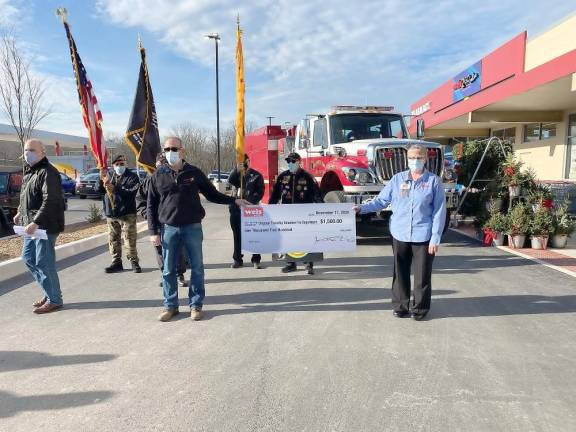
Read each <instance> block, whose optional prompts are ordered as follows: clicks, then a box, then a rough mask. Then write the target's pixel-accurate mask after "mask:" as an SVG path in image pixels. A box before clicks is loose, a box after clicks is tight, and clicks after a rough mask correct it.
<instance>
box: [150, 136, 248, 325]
mask: <svg viewBox="0 0 576 432" xmlns="http://www.w3.org/2000/svg"><path fill="white" fill-rule="evenodd" d="M164 153H165V154H166V160H167V161H168V165H165V166H162V167H160V168H158V169H157V170H156V172H155V173H154V174H153V175H152V178H151V180H150V186H149V188H148V209H147V212H148V228H149V230H150V234H151V235H150V241H151V242H152V244H153V245H154V246H158V245H160V244H162V249H163V252H164V269H163V271H162V277H163V291H164V310H163V311H162V313H161V314H160V316H159V320H160V321H170V320H171V319H172V318H173V317H174V316H175V315H177V314H178V285H177V282H176V262H177V260H178V254H179V249H180V246H181V245H182V244H183V245H184V247H185V248H186V252H187V253H188V258H189V261H190V267H191V271H192V276H191V278H190V283H189V284H188V298H189V304H190V317H191V318H192V319H193V320H195V321H197V320H199V319H201V318H202V305H203V301H204V295H205V294H204V263H203V261H202V239H203V234H202V224H201V222H202V219H203V218H204V216H205V215H206V212H205V210H204V208H203V207H202V204H201V203H200V193H202V195H204V196H205V197H206V198H207V199H208V200H209V201H212V202H214V203H217V204H233V203H236V204H237V205H246V204H249V203H248V202H247V201H245V200H243V199H234V198H232V197H229V196H227V195H224V194H222V193H220V192H218V191H217V190H216V188H215V187H214V185H213V184H212V183H211V182H210V180H208V178H207V177H206V175H205V174H204V173H203V172H202V171H201V170H200V169H198V168H197V167H195V166H192V165H190V164H188V163H187V162H186V161H184V159H183V156H184V149H183V148H182V141H180V139H179V138H175V137H170V138H167V139H166V141H165V142H164ZM160 233H162V236H160Z"/></svg>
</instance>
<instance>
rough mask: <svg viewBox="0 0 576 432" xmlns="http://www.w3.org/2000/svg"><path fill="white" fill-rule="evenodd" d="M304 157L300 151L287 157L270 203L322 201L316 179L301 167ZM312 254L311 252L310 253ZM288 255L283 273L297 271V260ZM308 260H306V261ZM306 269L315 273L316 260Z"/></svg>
mask: <svg viewBox="0 0 576 432" xmlns="http://www.w3.org/2000/svg"><path fill="white" fill-rule="evenodd" d="M301 160H302V158H301V157H300V155H299V154H298V153H290V154H289V155H288V156H287V157H286V162H287V163H288V169H287V170H286V171H284V172H282V173H280V175H279V176H278V178H277V179H276V183H275V184H274V189H273V191H272V195H271V196H270V199H269V200H268V204H278V203H280V204H309V203H321V202H322V196H321V193H320V188H319V187H318V183H316V179H314V177H312V175H311V174H310V173H308V172H307V171H305V170H303V169H302V167H301V165H300V164H301ZM309 255H311V254H309ZM291 259H292V258H290V256H289V255H287V256H286V262H287V264H286V266H284V267H283V268H282V273H290V272H293V271H296V261H292V260H291ZM305 262H306V261H305ZM306 270H307V272H308V274H309V275H312V274H314V262H313V261H308V262H306Z"/></svg>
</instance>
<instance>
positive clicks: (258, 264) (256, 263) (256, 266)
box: [252, 262, 262, 270]
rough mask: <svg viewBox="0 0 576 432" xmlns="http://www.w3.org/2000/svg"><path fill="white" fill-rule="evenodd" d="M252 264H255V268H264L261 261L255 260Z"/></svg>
mask: <svg viewBox="0 0 576 432" xmlns="http://www.w3.org/2000/svg"><path fill="white" fill-rule="evenodd" d="M252 265H253V266H254V268H255V269H258V270H261V269H262V264H260V263H259V262H254V263H252Z"/></svg>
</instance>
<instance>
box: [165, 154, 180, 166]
mask: <svg viewBox="0 0 576 432" xmlns="http://www.w3.org/2000/svg"><path fill="white" fill-rule="evenodd" d="M166 160H167V161H168V164H169V165H170V166H172V165H178V163H179V162H180V153H178V152H173V151H167V152H166Z"/></svg>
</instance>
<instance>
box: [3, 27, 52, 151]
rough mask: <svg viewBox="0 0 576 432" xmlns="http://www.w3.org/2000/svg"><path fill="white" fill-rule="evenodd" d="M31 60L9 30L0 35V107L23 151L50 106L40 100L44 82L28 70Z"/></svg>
mask: <svg viewBox="0 0 576 432" xmlns="http://www.w3.org/2000/svg"><path fill="white" fill-rule="evenodd" d="M30 63H31V62H30V60H28V59H26V57H25V56H24V55H23V54H22V52H21V51H20V48H19V47H18V44H17V42H16V38H15V37H14V35H13V33H12V32H5V33H3V34H2V35H1V39H0V109H1V110H2V111H3V113H4V114H5V115H6V117H7V118H8V119H9V121H10V123H11V124H12V126H13V127H14V130H15V132H16V135H17V136H18V140H19V141H20V146H21V148H22V152H24V143H25V142H26V140H28V139H30V137H31V135H32V131H33V130H34V128H35V127H36V126H37V125H38V123H40V122H41V121H42V120H43V119H44V118H46V116H48V115H49V114H50V113H51V109H50V108H49V107H48V108H47V107H46V106H45V105H44V104H43V97H44V92H45V86H44V82H43V81H42V80H41V79H38V78H37V77H35V76H34V75H33V74H32V73H31V68H30Z"/></svg>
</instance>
